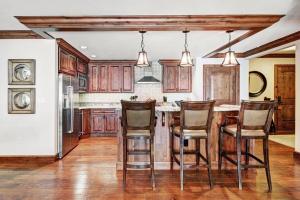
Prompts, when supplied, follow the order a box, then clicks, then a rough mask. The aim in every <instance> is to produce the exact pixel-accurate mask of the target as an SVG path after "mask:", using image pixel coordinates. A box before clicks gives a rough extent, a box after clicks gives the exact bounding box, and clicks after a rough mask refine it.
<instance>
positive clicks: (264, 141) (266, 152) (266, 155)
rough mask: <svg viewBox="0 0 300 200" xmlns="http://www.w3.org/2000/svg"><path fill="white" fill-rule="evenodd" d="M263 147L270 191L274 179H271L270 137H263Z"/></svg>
mask: <svg viewBox="0 0 300 200" xmlns="http://www.w3.org/2000/svg"><path fill="white" fill-rule="evenodd" d="M263 149H264V163H265V170H266V176H267V181H268V187H269V192H271V191H272V181H271V173H270V164H269V145H268V139H263Z"/></svg>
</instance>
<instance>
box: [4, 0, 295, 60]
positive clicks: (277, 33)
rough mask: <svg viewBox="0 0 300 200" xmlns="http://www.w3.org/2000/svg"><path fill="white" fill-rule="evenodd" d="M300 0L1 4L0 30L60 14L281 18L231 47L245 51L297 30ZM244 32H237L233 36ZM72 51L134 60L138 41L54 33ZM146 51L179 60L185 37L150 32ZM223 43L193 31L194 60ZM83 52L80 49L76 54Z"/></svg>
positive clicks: (127, 36)
mask: <svg viewBox="0 0 300 200" xmlns="http://www.w3.org/2000/svg"><path fill="white" fill-rule="evenodd" d="M299 10H300V1H299V0H264V1H262V0H201V1H200V0H185V1H183V0H160V1H151V0H64V1H62V0H51V1H45V0H26V1H24V0H1V1H0V30H21V29H27V28H26V27H25V26H23V25H22V24H20V23H19V22H18V21H17V20H16V19H15V18H14V16H26V15H30V16H46V15H52V16H59V15H65V16H67V15H69V16H72V15H73V16H74V15H138V14H140V15H149V14H152V15H155V14H161V15H163V14H173V15H180V14H182V15H188V14H190V15H194V14H198V15H202V14H284V15H286V16H285V17H284V18H283V19H282V20H280V21H279V22H278V23H276V24H274V25H273V26H271V27H269V28H267V29H266V30H263V31H261V32H259V33H257V34H256V35H254V36H252V37H250V38H248V39H246V40H243V41H242V42H240V43H238V44H237V45H234V46H233V48H234V50H236V51H237V52H243V51H246V50H249V49H252V48H255V47H257V46H260V45H262V44H264V43H267V42H270V41H272V40H274V39H277V38H280V37H282V36H285V35H288V34H291V33H293V32H296V31H299V30H300V12H299ZM242 33H243V32H236V33H235V36H238V35H240V34H242ZM51 34H53V35H54V36H55V37H62V38H64V39H65V40H66V41H68V42H70V43H71V44H72V45H74V46H75V47H77V48H78V47H79V46H81V45H86V46H88V49H87V50H82V51H83V53H85V54H86V55H87V56H90V55H91V54H96V55H97V58H96V59H135V58H136V54H137V51H138V50H139V41H140V36H139V34H138V33H136V32H55V33H51ZM145 42H146V50H147V51H148V54H149V57H150V58H151V59H153V60H157V59H160V58H177V57H180V55H181V51H182V49H183V35H182V33H180V32H148V33H147V34H146V35H145ZM226 42H227V36H226V34H225V33H224V32H212V31H210V32H191V33H190V34H189V46H190V51H191V53H192V55H193V57H200V56H203V55H204V54H206V53H209V52H210V51H212V50H214V49H216V48H218V47H220V46H222V45H223V44H225V43H226ZM79 50H81V49H79Z"/></svg>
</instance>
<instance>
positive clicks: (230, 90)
mask: <svg viewBox="0 0 300 200" xmlns="http://www.w3.org/2000/svg"><path fill="white" fill-rule="evenodd" d="M239 77H240V76H239V66H235V67H222V66H221V65H204V67H203V80H204V84H203V92H204V94H203V96H204V100H209V99H211V100H215V101H216V105H220V104H238V103H239V99H240V93H239V91H240V90H239V89H240V84H239V80H240V78H239Z"/></svg>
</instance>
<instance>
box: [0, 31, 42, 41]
mask: <svg viewBox="0 0 300 200" xmlns="http://www.w3.org/2000/svg"><path fill="white" fill-rule="evenodd" d="M0 39H43V37H41V36H40V35H39V34H36V33H35V32H33V31H32V30H1V31H0Z"/></svg>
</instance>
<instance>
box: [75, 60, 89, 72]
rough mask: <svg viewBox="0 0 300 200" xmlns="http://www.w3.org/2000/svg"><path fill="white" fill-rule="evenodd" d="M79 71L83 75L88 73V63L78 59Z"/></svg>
mask: <svg viewBox="0 0 300 200" xmlns="http://www.w3.org/2000/svg"><path fill="white" fill-rule="evenodd" d="M77 71H78V72H80V73H83V74H87V72H88V63H86V62H84V61H83V60H81V59H80V58H77Z"/></svg>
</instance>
